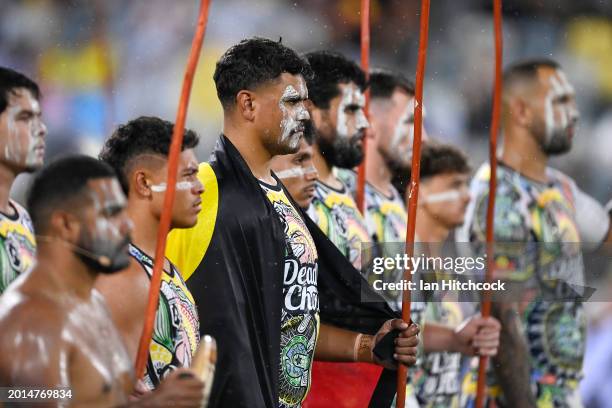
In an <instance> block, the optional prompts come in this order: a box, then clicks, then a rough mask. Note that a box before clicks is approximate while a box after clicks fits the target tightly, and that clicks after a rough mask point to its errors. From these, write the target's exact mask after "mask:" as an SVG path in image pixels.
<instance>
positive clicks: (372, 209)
mask: <svg viewBox="0 0 612 408" xmlns="http://www.w3.org/2000/svg"><path fill="white" fill-rule="evenodd" d="M369 79H370V82H369V86H370V95H371V98H372V99H371V103H370V122H371V124H372V127H371V129H370V130H369V132H368V134H369V140H368V161H367V163H366V166H367V167H366V180H367V183H366V186H365V191H366V206H367V213H366V220H367V222H368V229H369V233H370V236H371V238H372V240H373V241H374V242H375V243H377V244H379V245H377V248H378V252H379V253H380V254H382V256H388V257H393V256H395V254H396V251H397V248H398V245H397V244H398V243H401V245H399V247H401V248H402V250H403V247H404V242H405V241H406V223H407V219H408V215H407V212H406V207H405V204H404V203H405V196H404V192H405V189H406V180H407V179H409V177H410V167H411V163H412V142H413V134H414V86H413V84H412V83H411V82H410V80H408V79H407V78H405V77H403V76H402V75H401V74H398V73H395V72H392V71H389V70H382V69H378V70H373V71H372V72H371V73H370V78H369ZM423 137H424V139H425V140H428V136H427V133H426V132H425V129H424V128H423ZM430 143H433V142H430ZM421 166H422V168H421V174H422V177H423V183H422V185H423V186H422V191H421V192H422V197H421V198H420V201H419V204H420V206H419V208H418V214H417V238H416V239H417V241H420V242H442V241H444V240H445V239H446V237H447V236H448V234H449V231H450V230H451V229H453V228H455V227H456V226H457V225H460V224H461V223H462V222H463V214H464V212H465V206H466V205H467V203H468V201H469V196H468V190H467V180H468V174H469V166H468V164H467V161H466V159H465V157H464V156H463V154H462V153H460V152H458V151H457V150H455V149H453V148H452V147H450V146H443V145H441V146H438V145H434V146H428V144H427V143H426V144H425V145H424V147H423V151H422V159H421ZM340 174H341V177H343V179H345V180H347V181H348V182H349V183H350V184H351V185H353V186H354V185H355V183H356V175H355V173H354V172H342V173H340ZM392 180H393V181H400V182H399V183H397V185H394V184H393V183H392ZM421 233H422V234H423V236H421ZM432 255H433V254H432ZM402 275H403V270H397V271H395V273H393V272H392V273H390V274H389V275H388V276H386V275H385V274H383V275H378V276H377V277H376V278H377V279H380V278H381V277H382V278H383V279H387V280H388V281H390V282H396V281H398V280H399V279H401V277H402ZM398 295H401V292H399V291H397V292H389V293H388V300H389V301H390V302H391V303H392V304H395V305H397V306H399V303H398V300H399V299H398ZM432 300H433V301H431V302H416V301H413V302H412V303H411V307H412V310H411V316H412V319H413V320H414V321H416V322H418V323H419V324H421V325H422V327H423V350H424V351H425V352H426V353H428V354H426V355H425V357H424V358H423V359H420V360H419V362H418V363H417V366H416V368H417V369H418V370H420V371H421V374H419V375H417V374H414V375H413V376H412V377H413V378H419V380H418V381H417V383H415V384H410V385H409V387H408V395H409V396H410V397H415V398H416V399H417V400H418V403H419V404H420V405H421V406H423V407H435V406H440V407H441V406H451V404H450V403H449V402H450V401H451V400H452V399H453V398H456V397H457V395H456V394H457V392H458V390H459V387H458V366H455V363H457V362H458V359H460V354H464V355H473V354H474V353H475V352H479V353H480V354H482V355H494V354H495V353H496V352H497V344H498V339H499V323H498V322H497V321H496V320H495V319H492V318H489V319H484V318H482V317H480V316H475V317H472V318H470V319H467V320H465V321H464V319H463V315H459V316H457V315H456V314H455V316H453V317H454V320H452V321H447V320H445V319H443V318H442V313H441V310H442V308H443V307H445V306H449V308H448V309H452V310H453V311H455V310H456V309H457V308H456V307H455V306H456V305H454V306H451V305H446V304H442V303H440V300H441V299H439V298H438V299H432ZM426 314H427V315H428V316H429V318H427V317H426V316H425V315H426ZM457 319H459V320H458V321H457ZM456 328H457V329H456ZM449 356H450V357H449ZM447 357H448V358H447ZM434 363H447V364H448V365H449V366H450V368H449V367H442V366H441V364H434ZM432 369H433V370H432ZM454 369H457V371H455V372H452V370H454ZM439 370H442V371H444V370H446V371H448V372H446V373H445V374H444V375H441V372H439ZM433 371H435V373H434V372H433ZM453 375H454V377H453ZM442 381H444V384H442ZM438 382H440V387H439V388H437V389H436V387H434V385H435V384H438ZM425 386H426V387H427V392H426V390H425V388H424V387H425ZM432 387H434V389H433V390H432ZM432 391H433V392H432Z"/></svg>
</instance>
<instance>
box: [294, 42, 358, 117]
mask: <svg viewBox="0 0 612 408" xmlns="http://www.w3.org/2000/svg"><path fill="white" fill-rule="evenodd" d="M304 57H305V58H306V60H307V61H308V63H309V64H310V67H311V68H312V71H313V73H314V75H313V77H312V78H311V79H308V80H307V81H306V83H307V85H308V97H309V98H310V100H311V101H312V102H313V103H314V104H315V106H316V107H317V108H320V109H329V102H330V101H331V100H332V99H334V98H335V97H336V96H338V95H340V87H339V86H338V85H339V84H346V83H349V82H354V83H355V84H356V85H357V86H358V87H359V88H360V89H361V90H362V91H363V90H365V88H366V76H365V73H364V72H363V71H362V70H361V68H359V65H357V64H356V63H355V62H353V61H351V60H349V59H348V58H346V57H345V56H344V55H342V54H340V53H337V52H333V51H313V52H309V53H306V54H304Z"/></svg>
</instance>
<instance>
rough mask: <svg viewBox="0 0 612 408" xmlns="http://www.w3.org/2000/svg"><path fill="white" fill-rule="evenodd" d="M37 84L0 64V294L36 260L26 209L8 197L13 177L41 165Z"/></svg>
mask: <svg viewBox="0 0 612 408" xmlns="http://www.w3.org/2000/svg"><path fill="white" fill-rule="evenodd" d="M39 98H40V91H39V89H38V85H37V84H36V83H35V82H34V81H32V80H31V79H29V78H28V77H26V76H25V75H23V74H21V73H19V72H16V71H13V70H11V69H8V68H3V67H0V173H1V174H2V179H1V180H2V181H1V182H0V294H2V292H3V291H4V290H5V289H6V287H7V286H8V285H9V284H10V283H11V282H12V281H13V280H14V279H15V278H16V277H17V276H18V275H19V274H21V273H24V272H27V271H28V270H30V269H31V268H32V267H33V266H34V263H35V259H36V240H35V238H34V230H33V229H32V223H31V221H30V217H29V215H28V213H27V211H26V210H25V209H24V208H23V207H21V206H20V205H19V204H18V203H17V202H15V201H13V200H11V199H10V198H9V193H10V190H11V187H12V185H13V182H14V180H15V178H16V177H17V176H18V175H19V174H20V173H24V172H32V171H34V170H37V169H38V168H40V166H42V163H43V158H44V155H45V136H46V134H47V128H46V127H45V124H44V123H43V122H42V119H41V110H40V105H39Z"/></svg>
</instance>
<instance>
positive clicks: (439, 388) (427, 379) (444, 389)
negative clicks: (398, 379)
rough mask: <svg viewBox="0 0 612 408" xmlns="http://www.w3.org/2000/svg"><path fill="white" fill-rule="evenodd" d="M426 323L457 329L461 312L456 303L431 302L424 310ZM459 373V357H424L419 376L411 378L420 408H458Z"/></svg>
mask: <svg viewBox="0 0 612 408" xmlns="http://www.w3.org/2000/svg"><path fill="white" fill-rule="evenodd" d="M425 321H428V322H435V323H439V324H443V325H446V326H450V327H457V326H459V324H461V322H462V321H463V310H462V308H461V305H460V304H459V303H458V302H448V301H440V299H438V300H437V301H436V300H434V301H430V302H427V306H426V309H425ZM460 370H461V353H450V352H446V351H443V352H436V353H426V354H425V355H424V356H423V362H422V364H421V367H420V370H419V372H418V373H417V374H416V375H415V376H414V377H413V378H414V382H415V387H416V388H417V396H418V400H419V404H420V406H421V407H428V408H455V407H457V406H458V404H459V391H460V383H459V380H460V378H459V372H460Z"/></svg>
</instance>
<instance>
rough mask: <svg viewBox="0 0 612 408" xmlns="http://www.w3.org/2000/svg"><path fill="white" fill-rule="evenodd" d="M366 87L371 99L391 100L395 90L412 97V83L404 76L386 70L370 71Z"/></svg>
mask: <svg viewBox="0 0 612 408" xmlns="http://www.w3.org/2000/svg"><path fill="white" fill-rule="evenodd" d="M368 85H369V87H370V96H371V97H372V98H385V99H387V98H391V96H392V95H393V92H395V90H396V89H400V90H402V91H404V92H406V93H407V94H409V95H414V83H412V81H411V80H409V79H408V78H407V77H405V76H404V75H402V74H400V73H398V72H393V71H391V70H388V69H374V70H372V71H370V78H369V79H368Z"/></svg>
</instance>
